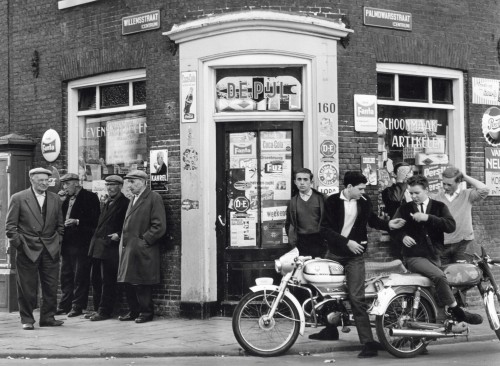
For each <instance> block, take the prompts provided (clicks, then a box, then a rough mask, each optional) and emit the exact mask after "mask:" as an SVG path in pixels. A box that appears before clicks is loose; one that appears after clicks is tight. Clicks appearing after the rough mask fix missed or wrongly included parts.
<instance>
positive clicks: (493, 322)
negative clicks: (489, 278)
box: [484, 287, 500, 339]
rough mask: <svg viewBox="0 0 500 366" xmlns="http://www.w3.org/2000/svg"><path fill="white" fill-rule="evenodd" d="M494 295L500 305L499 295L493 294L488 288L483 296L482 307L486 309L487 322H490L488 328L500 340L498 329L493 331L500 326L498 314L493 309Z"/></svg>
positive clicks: (494, 308)
mask: <svg viewBox="0 0 500 366" xmlns="http://www.w3.org/2000/svg"><path fill="white" fill-rule="evenodd" d="M495 295H496V297H497V301H498V302H499V304H500V295H498V294H495V291H494V289H493V288H491V287H490V288H488V290H487V291H486V293H485V294H484V306H485V308H486V316H487V317H488V321H489V322H490V327H491V329H493V331H494V332H495V333H496V335H497V337H498V339H500V327H499V328H498V329H495V327H498V326H499V325H500V317H499V313H498V311H497V309H496V307H495Z"/></svg>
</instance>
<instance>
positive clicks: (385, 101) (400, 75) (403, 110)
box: [377, 64, 464, 192]
mask: <svg viewBox="0 0 500 366" xmlns="http://www.w3.org/2000/svg"><path fill="white" fill-rule="evenodd" d="M392 70H394V72H392V73H391V72H390V71H392ZM377 71H378V74H377V91H378V96H377V100H378V101H377V104H378V105H377V114H378V175H379V188H380V189H381V190H382V189H384V188H385V187H387V186H389V185H391V184H392V183H394V182H395V178H396V175H395V172H394V166H395V165H396V164H397V163H400V162H406V163H409V164H410V165H412V166H413V171H414V173H416V174H423V175H425V176H427V177H428V179H429V182H430V191H431V192H437V191H438V190H439V189H440V188H441V172H442V170H443V169H444V167H445V166H446V165H448V164H450V163H452V164H454V165H456V166H458V167H460V168H463V165H464V155H463V149H462V148H461V146H463V145H462V144H463V139H464V137H463V136H464V131H463V130H464V128H463V123H464V122H463V105H461V104H460V103H459V102H457V101H460V100H463V87H462V83H463V76H462V74H461V73H459V72H457V71H454V70H446V69H438V68H426V67H422V66H412V65H398V64H390V65H385V64H382V65H378V66H377ZM392 92H394V94H393V95H392Z"/></svg>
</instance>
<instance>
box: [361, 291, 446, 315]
mask: <svg viewBox="0 0 500 366" xmlns="http://www.w3.org/2000/svg"><path fill="white" fill-rule="evenodd" d="M416 289H417V287H416V286H401V287H397V286H396V287H394V288H392V287H385V288H383V289H382V290H380V291H379V292H378V293H377V298H376V299H375V300H374V301H373V304H372V306H371V307H370V308H369V309H368V314H371V315H384V314H385V312H386V310H387V306H388V305H389V302H390V301H391V300H392V298H394V297H395V296H396V295H399V294H402V293H414V292H415V290H416ZM420 296H421V297H422V298H424V299H426V300H427V302H428V303H429V305H430V306H431V308H432V312H433V316H434V317H436V316H437V314H438V309H437V305H436V302H435V300H434V299H433V297H432V295H431V294H430V293H429V291H428V290H426V289H425V288H420Z"/></svg>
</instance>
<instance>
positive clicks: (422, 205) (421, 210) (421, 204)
mask: <svg viewBox="0 0 500 366" xmlns="http://www.w3.org/2000/svg"><path fill="white" fill-rule="evenodd" d="M419 206H420V212H422V213H425V212H424V204H423V203H420V204H419Z"/></svg>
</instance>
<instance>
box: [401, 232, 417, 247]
mask: <svg viewBox="0 0 500 366" xmlns="http://www.w3.org/2000/svg"><path fill="white" fill-rule="evenodd" d="M403 244H404V245H406V246H407V247H408V248H410V247H412V246H414V245H417V242H416V241H415V239H413V238H412V237H411V236H408V235H406V236H405V237H404V238H403Z"/></svg>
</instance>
